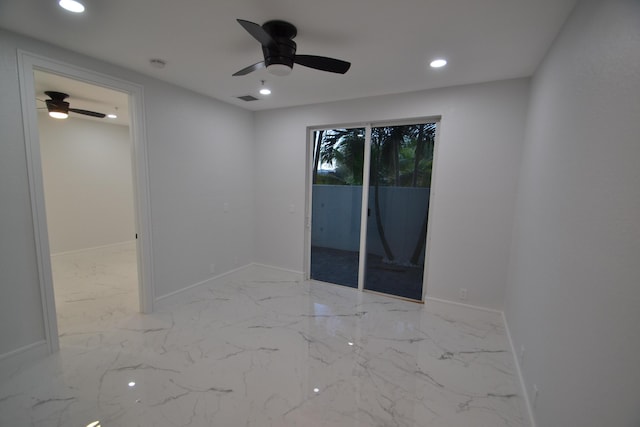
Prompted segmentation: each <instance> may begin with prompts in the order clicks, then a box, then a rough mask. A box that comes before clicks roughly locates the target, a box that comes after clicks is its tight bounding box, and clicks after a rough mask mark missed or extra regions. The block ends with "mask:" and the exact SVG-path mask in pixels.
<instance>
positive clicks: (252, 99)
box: [238, 95, 258, 102]
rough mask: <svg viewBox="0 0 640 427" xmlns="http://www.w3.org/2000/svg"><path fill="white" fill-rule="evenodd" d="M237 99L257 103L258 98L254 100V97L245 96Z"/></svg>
mask: <svg viewBox="0 0 640 427" xmlns="http://www.w3.org/2000/svg"><path fill="white" fill-rule="evenodd" d="M238 99H242V100H243V101H247V102H249V101H257V100H258V98H256V97H255V96H251V95H245V96H239V97H238Z"/></svg>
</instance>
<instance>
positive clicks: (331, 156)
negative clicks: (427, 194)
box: [314, 123, 436, 187]
mask: <svg viewBox="0 0 640 427" xmlns="http://www.w3.org/2000/svg"><path fill="white" fill-rule="evenodd" d="M435 130H436V125H435V123H426V124H416V125H406V126H385V127H377V128H373V129H372V135H371V136H372V139H371V142H372V152H371V172H372V173H371V182H372V183H377V184H378V185H383V186H385V185H387V186H388V185H395V186H401V187H429V186H431V167H432V164H433V146H434V141H435ZM315 141H316V142H315V143H316V147H315V148H316V150H315V152H316V155H319V158H316V159H315V160H316V161H314V182H315V183H318V184H320V183H327V184H328V183H332V184H333V185H341V184H343V185H362V169H363V166H364V142H365V141H364V129H361V128H355V129H330V130H322V131H317V132H316V133H315ZM318 144H319V146H318ZM319 163H330V164H333V165H334V168H335V170H334V171H333V172H332V173H330V174H326V173H325V174H322V173H320V174H319V173H318V164H319Z"/></svg>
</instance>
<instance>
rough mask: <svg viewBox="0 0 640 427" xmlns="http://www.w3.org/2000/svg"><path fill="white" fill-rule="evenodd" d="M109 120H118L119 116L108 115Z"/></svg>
mask: <svg viewBox="0 0 640 427" xmlns="http://www.w3.org/2000/svg"><path fill="white" fill-rule="evenodd" d="M107 118H109V119H117V118H118V116H116V115H115V114H107Z"/></svg>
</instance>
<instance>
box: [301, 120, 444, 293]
mask: <svg viewBox="0 0 640 427" xmlns="http://www.w3.org/2000/svg"><path fill="white" fill-rule="evenodd" d="M421 123H436V135H435V140H434V147H433V163H432V167H431V187H430V191H429V221H428V222H427V233H426V236H425V262H424V267H423V275H422V300H421V301H424V300H425V298H426V295H427V273H428V271H429V262H430V259H431V257H430V253H431V228H432V223H433V220H432V218H433V209H434V203H433V202H434V199H435V198H434V194H435V192H436V191H435V188H436V185H435V182H436V176H437V174H436V169H437V166H436V165H437V164H438V161H437V157H438V151H439V150H438V147H439V146H440V129H441V126H442V117H440V116H427V117H417V118H411V119H402V120H384V121H372V122H364V123H363V122H360V123H348V124H345V123H343V124H335V125H323V126H310V127H308V128H307V158H306V174H305V184H306V191H305V217H304V218H305V219H304V227H305V233H304V236H305V237H304V239H305V242H304V278H305V280H312V279H311V229H312V227H311V223H312V221H313V218H312V217H311V212H312V207H313V206H312V204H313V168H312V167H311V166H312V165H313V160H314V159H313V156H314V142H315V141H314V137H313V135H314V132H316V131H319V130H329V129H353V128H364V130H365V145H364V164H363V167H362V205H361V212H360V252H359V263H358V288H357V289H358V290H359V291H361V292H362V291H367V292H374V293H379V292H375V291H368V290H367V289H365V288H364V280H365V271H366V260H367V225H368V220H369V215H368V210H369V191H368V189H369V183H370V175H371V129H372V128H374V127H385V126H406V125H415V124H421ZM385 295H387V294H385ZM389 296H392V297H396V295H391V294H389ZM400 298H402V297H400Z"/></svg>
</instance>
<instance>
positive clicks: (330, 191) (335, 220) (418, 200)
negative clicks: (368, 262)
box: [311, 184, 431, 263]
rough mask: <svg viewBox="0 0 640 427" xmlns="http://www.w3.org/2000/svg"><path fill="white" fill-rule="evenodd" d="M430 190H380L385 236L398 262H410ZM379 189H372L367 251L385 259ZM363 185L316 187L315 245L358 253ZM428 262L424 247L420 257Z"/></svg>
mask: <svg viewBox="0 0 640 427" xmlns="http://www.w3.org/2000/svg"><path fill="white" fill-rule="evenodd" d="M430 190H431V189H430V188H417V187H380V188H379V197H380V216H381V217H382V225H383V229H384V233H385V236H386V238H387V241H388V242H389V246H390V247H391V250H392V252H393V255H394V256H395V260H396V261H397V262H398V263H406V262H409V260H410V258H411V255H412V254H413V251H414V249H415V246H416V244H417V243H418V240H419V239H422V240H424V239H425V235H424V229H423V225H424V218H425V215H426V214H427V210H428V208H429V193H430ZM374 197H375V190H374V188H373V187H371V188H370V189H369V221H368V224H367V252H369V253H373V254H376V255H380V256H383V257H384V256H385V253H384V249H383V247H382V243H381V240H380V235H379V233H378V229H377V226H376V217H375V214H376V213H375V204H374V203H375V199H374ZM361 203H362V186H348V185H318V184H316V185H314V186H313V210H312V212H311V215H312V217H311V221H312V222H311V245H312V246H319V247H325V248H333V249H341V250H345V251H354V252H357V251H358V250H359V247H360V206H361ZM420 262H424V246H423V248H422V254H421V256H420Z"/></svg>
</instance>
